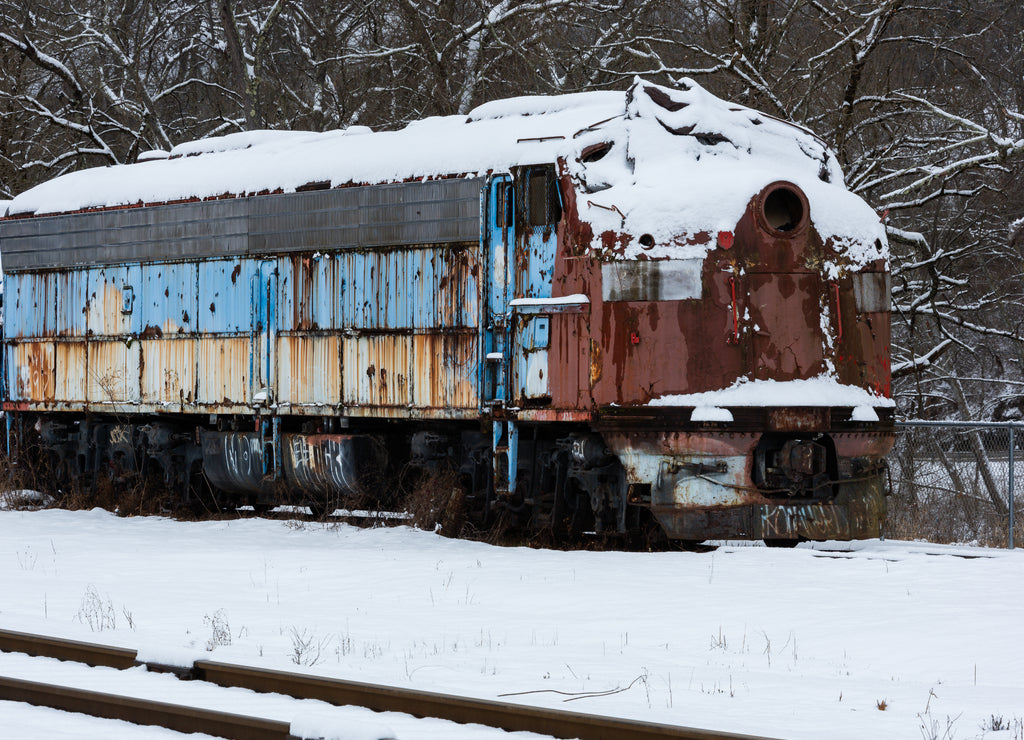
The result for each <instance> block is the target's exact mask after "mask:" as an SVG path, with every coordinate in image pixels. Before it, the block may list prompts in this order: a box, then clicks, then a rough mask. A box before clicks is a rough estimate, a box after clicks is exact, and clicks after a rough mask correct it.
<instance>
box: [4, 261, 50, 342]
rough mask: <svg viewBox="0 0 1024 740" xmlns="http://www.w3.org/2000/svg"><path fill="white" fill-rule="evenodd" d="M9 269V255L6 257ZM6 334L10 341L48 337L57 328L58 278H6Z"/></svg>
mask: <svg viewBox="0 0 1024 740" xmlns="http://www.w3.org/2000/svg"><path fill="white" fill-rule="evenodd" d="M4 260H5V261H4V267H5V268H6V266H7V263H6V255H5V257H4ZM4 285H5V290H6V293H7V295H6V296H5V297H4V331H5V334H6V336H8V337H10V338H20V337H45V336H49V335H52V334H53V333H54V329H55V327H56V322H57V317H56V307H57V296H56V276H55V275H53V274H52V273H50V274H41V275H40V274H34V275H10V274H8V275H6V276H5V280H4Z"/></svg>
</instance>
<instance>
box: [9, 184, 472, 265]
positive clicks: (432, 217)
mask: <svg viewBox="0 0 1024 740" xmlns="http://www.w3.org/2000/svg"><path fill="white" fill-rule="evenodd" d="M482 183H483V181H482V180H480V179H471V180H463V179H452V180H437V181H433V182H410V183H398V184H393V185H376V186H365V187H356V188H341V189H335V190H323V191H318V192H306V193H291V194H286V195H264V196H254V197H250V198H228V199H224V200H216V201H207V202H196V203H179V204H173V205H162V206H153V207H144V208H122V209H115V210H110V211H100V212H95V213H74V214H66V215H61V216H46V217H40V218H24V219H14V220H3V221H0V251H2V252H3V255H4V269H5V270H6V271H8V272H18V271H22V270H33V269H41V268H49V267H68V266H84V265H94V264H112V263H123V262H137V261H141V260H146V261H154V260H156V261H159V260H185V259H190V258H196V257H216V256H219V255H223V256H227V255H244V254H267V253H272V252H292V251H318V250H319V251H324V250H331V249H344V248H352V247H375V246H387V245H392V246H398V245H405V244H438V243H444V242H476V241H478V238H479V194H480V188H481V187H482Z"/></svg>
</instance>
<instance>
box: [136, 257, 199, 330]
mask: <svg viewBox="0 0 1024 740" xmlns="http://www.w3.org/2000/svg"><path fill="white" fill-rule="evenodd" d="M198 282H199V277H198V267H197V265H196V263H194V262H178V263H163V264H155V265H153V264H149V265H143V266H142V274H141V283H142V285H141V295H136V296H135V307H136V310H138V311H140V316H139V323H140V324H141V325H142V330H143V331H145V332H155V331H156V330H159V333H160V334H178V333H191V332H194V331H195V328H196V324H197V318H198V316H199V296H198V293H197V285H198Z"/></svg>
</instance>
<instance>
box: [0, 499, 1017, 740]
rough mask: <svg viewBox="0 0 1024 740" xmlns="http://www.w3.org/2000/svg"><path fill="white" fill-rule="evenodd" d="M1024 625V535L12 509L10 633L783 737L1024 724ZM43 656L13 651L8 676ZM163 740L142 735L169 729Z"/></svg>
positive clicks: (6, 571)
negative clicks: (968, 541) (377, 525)
mask: <svg viewBox="0 0 1024 740" xmlns="http://www.w3.org/2000/svg"><path fill="white" fill-rule="evenodd" d="M1022 625H1024V552H1020V551H1015V552H1008V551H1004V550H984V549H980V548H967V547H959V548H958V547H942V546H935V545H925V544H919V543H906V542H878V541H870V542H860V543H832V544H831V545H820V544H819V545H815V546H814V547H811V546H809V545H801V546H800V547H799V548H797V549H795V550H768V549H765V548H762V547H746V546H732V545H726V546H722V547H720V548H719V549H718V550H717V551H715V552H712V553H704V554H695V553H659V554H637V553H595V552H555V551H545V550H529V549H518V548H496V547H491V546H488V545H483V544H478V543H471V542H460V541H452V540H447V539H444V538H441V537H439V536H437V535H434V534H431V533H426V532H420V531H416V530H413V529H410V528H408V527H398V528H391V529H371V530H362V529H356V528H352V527H349V526H346V525H316V524H295V523H288V522H282V521H270V520H261V519H246V520H237V521H220V522H203V523H182V522H176V521H171V520H168V519H161V518H154V517H149V518H131V519H121V518H117V517H115V516H114V515H112V514H110V513H107V512H104V511H100V510H95V511H91V512H66V511H52V510H44V511H36V512H19V511H0V628H6V629H14V630H22V631H30V632H40V633H45V634H51V635H58V636H66V637H71V638H75V639H82V640H88V641H94V642H103V643H107V644H117V645H123V646H126V647H131V648H137V649H138V650H139V651H140V658H142V659H144V660H162V661H165V662H167V661H175V662H190V661H191V660H193V659H195V658H199V657H210V656H211V655H212V657H214V658H215V659H217V660H222V661H228V662H236V663H251V664H257V665H262V666H268V667H277V668H283V669H288V670H308V671H312V672H315V673H320V674H325V675H332V676H339V677H343V678H349V679H354V680H359V681H369V682H378V683H390V684H397V685H403V686H410V687H414V688H419V689H425V690H436V691H446V692H456V693H461V694H466V695H472V696H479V697H483V698H488V699H495V698H498V697H501V696H502V695H504V694H510V693H516V692H540V693H530V694H525V695H523V696H519V697H505V699H506V700H516V701H524V702H530V703H536V704H542V705H546V706H551V707H557V708H560V709H569V710H574V711H584V712H593V713H599V714H610V715H617V716H623V717H631V718H637V719H644V720H650V721H655V722H666V723H673V724H680V725H687V726H693V727H709V728H715V729H721V730H728V731H732V732H740V733H752V734H766V735H774V736H777V737H783V738H792V739H797V738H807V739H808V740H810V739H812V738H813V739H814V740H819V739H820V738H835V739H842V738H851V739H852V738H858V739H860V738H913V739H914V740H919V739H920V738H922V737H924V738H932V737H936V738H981V737H985V738H989V739H990V740H997V739H999V740H1003V739H1006V740H1009V739H1010V738H1013V739H1014V740H1020V739H1021V738H1024V724H1022V723H1024V640H1022V639H1021V634H1020V630H1021V627H1022ZM26 660H27V659H25V658H23V657H20V656H10V655H6V656H5V655H0V675H19V676H21V675H23V673H20V672H19V671H24V670H28V669H23V668H22V667H21V666H22V664H23V663H24V661H26ZM34 665H36V666H38V664H34ZM34 670H36V671H38V670H39V669H38V667H36V668H35V669H34ZM61 670H63V669H61V668H60V667H59V666H57V665H56V664H54V668H53V673H54V674H55V676H56V674H58V673H60V671H61ZM44 672H46V670H44ZM617 687H618V688H622V689H624V690H623V691H621V692H620V693H616V694H613V695H610V696H603V697H592V698H576V699H575V700H573V701H568V702H566V701H565V700H567V699H571V698H574V697H571V696H566V695H565V694H562V693H556V692H566V693H568V694H579V693H581V692H603V691H607V690H609V689H615V688H617ZM626 687H629V688H626ZM98 688H99V689H100V690H102V688H103V687H102V686H101V687H98ZM214 708H216V707H214ZM256 713H259V712H256ZM0 716H3V721H4V725H5V728H4V729H5V735H4V736H5V737H12V738H13V737H34V736H38V735H39V734H40V732H39V730H40V728H46V729H47V730H49V731H50V734H51V736H52V737H92V736H95V734H96V732H97V730H96V729H95V727H92V728H91V729H76V728H86V727H87V725H86V724H77V725H76V724H74V715H66V714H62V713H58V712H54V711H52V710H44V709H25V708H21V707H18V706H17V705H14V704H9V703H0ZM993 716H994V717H996V718H1001V719H1002V722H1003V723H1004V724H1007V725H1009V727H1010V728H1011V729H1009V730H1004V731H993V730H991V726H992V720H993ZM277 718H278V719H281V717H277ZM295 719H298V718H295ZM332 721H341V720H333V719H331V717H330V715H324V719H323V720H322V722H323V723H328V724H329V723H330V722H332ZM69 723H70V724H69ZM307 724H308V723H307ZM385 724H387V725H389V726H391V727H392V728H394V729H395V731H396V732H397V733H398V735H399V736H400V737H402V738H403V740H404V739H406V738H415V737H422V738H442V737H445V738H446V737H454V734H452V733H450V732H449V730H448V729H445V728H443V727H440V726H433V727H431V728H427V729H423V728H422V727H420V728H418V729H417V728H415V727H414V726H413V725H412V724H411V723H410V724H409V725H408V726H406V725H403V724H401V722H397V721H391V720H389V721H387V722H386V723H385ZM1014 727H1016V729H1012V728H1014ZM332 731H334V730H332V729H331V728H330V727H324V728H323V732H324V733H325V734H328V735H329V734H330V733H331V732H332ZM12 732H13V734H12ZM104 732H105V733H107V734H108V735H109V734H110V731H109V730H108V729H105V730H104ZM152 733H154V734H150V731H146V734H141V733H139V732H134V733H131V734H125V735H123V736H124V737H168V736H170V735H169V734H168V733H164V732H163V731H159V730H153V731H152ZM460 734H461V733H460ZM499 734H502V733H499ZM115 735H116V733H115ZM485 735H486V736H488V737H497V736H498V735H495V734H493V733H484V732H482V733H481V734H480V735H478V736H481V737H482V736H485ZM465 736H466V737H469V736H472V733H471V734H470V735H465ZM522 737H527V736H526V735H523V736H522ZM533 737H536V736H533Z"/></svg>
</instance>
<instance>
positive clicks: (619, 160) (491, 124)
mask: <svg viewBox="0 0 1024 740" xmlns="http://www.w3.org/2000/svg"><path fill="white" fill-rule="evenodd" d="M607 144H610V145H611V146H610V147H607V146H601V145H607ZM594 152H600V154H598V155H595V154H594ZM559 158H561V159H563V160H564V161H565V162H566V165H567V167H568V169H569V172H570V173H571V175H572V176H573V179H574V182H575V183H576V186H577V188H578V189H579V191H580V194H581V197H580V198H579V199H578V201H579V210H580V216H581V218H582V219H583V220H584V221H587V222H588V223H590V224H591V225H592V226H593V230H594V234H595V244H596V243H597V242H598V241H599V239H598V238H597V237H598V236H599V235H600V234H601V233H602V232H605V231H613V232H619V233H625V234H631V235H633V236H634V239H633V240H632V242H631V243H630V246H628V247H627V253H626V254H625V255H624V256H626V257H629V256H635V255H632V254H631V252H632V251H634V250H635V251H637V252H639V250H640V247H639V246H638V245H637V241H636V238H638V237H639V235H641V234H650V235H652V236H653V238H654V242H655V246H654V247H653V249H646V250H644V252H645V253H646V254H647V256H649V257H675V258H684V257H696V256H700V255H701V254H703V253H704V252H705V250H706V249H707V248H708V247H707V246H706V245H700V244H689V243H688V242H690V241H694V240H693V239H692V237H693V236H694V235H696V234H699V233H701V232H704V233H706V234H712V235H713V234H717V233H718V232H720V231H730V230H732V229H733V228H735V226H736V223H737V221H738V220H739V219H740V218H741V216H742V215H743V212H744V210H745V208H746V207H747V204H748V202H749V201H750V198H751V197H752V196H753V195H755V194H756V193H758V192H760V191H761V190H762V189H763V188H764V187H765V186H766V185H768V184H769V183H772V182H775V181H777V180H789V181H791V182H793V183H794V184H796V185H798V186H799V187H800V188H801V189H802V190H803V191H804V193H805V194H806V196H807V198H808V202H809V204H810V218H811V221H812V222H813V224H814V226H815V227H816V228H817V230H818V233H819V234H820V235H821V237H822V238H823V239H826V240H828V239H831V240H832V241H833V243H835V244H836V245H837V247H839V248H841V249H843V250H844V251H846V252H847V255H848V257H849V258H850V259H851V260H852V261H853V262H856V263H861V262H867V261H870V260H873V259H878V258H879V257H885V256H886V254H885V253H884V246H883V250H882V251H879V249H878V248H877V246H876V240H878V242H880V243H881V244H882V245H884V244H885V232H884V228H883V227H882V225H881V224H880V223H879V220H878V217H877V216H876V215H875V214H874V212H873V211H872V210H871V209H870V208H869V207H868V206H867V205H866V204H865V203H864V202H863V201H862V200H861V199H860V198H858V197H857V196H855V195H853V194H852V193H850V192H849V191H848V190H847V189H846V187H845V185H844V183H843V178H842V172H841V171H840V168H839V165H838V163H837V161H836V159H835V157H834V156H833V155H832V153H831V152H830V151H829V150H828V148H827V147H826V146H825V145H824V144H823V143H822V142H821V141H820V140H819V139H818V138H817V137H816V136H814V135H813V134H812V133H810V132H808V131H806V130H804V129H802V128H800V127H798V126H794V125H792V124H788V123H785V122H783V121H779V120H776V119H774V118H772V117H770V116H767V115H765V114H762V113H759V112H757V111H755V110H753V109H750V108H746V107H744V106H740V105H736V104H732V103H728V102H726V101H723V100H721V99H719V98H717V97H715V96H714V95H712V94H710V93H708V92H707V91H705V90H704V89H703V88H701V87H700V86H699V85H697V83H695V82H693V81H690V80H687V81H686V82H685V85H684V86H683V87H681V88H678V89H675V88H666V87H661V86H658V85H654V84H652V83H649V82H645V81H643V80H640V79H637V80H636V81H635V82H634V83H633V85H632V86H631V87H630V89H629V90H627V91H626V92H625V93H621V92H588V93H576V94H570V95H559V96H534V97H521V98H512V99H508V100H499V101H494V102H490V103H486V104H484V105H481V106H480V107H478V108H476V109H475V110H473V111H472V112H470V114H469V115H468V116H446V117H435V118H428V119H425V120H422V121H416V122H413V123H411V124H409V125H408V126H406V127H405V128H403V129H401V130H398V131H385V132H378V133H374V132H371V131H370V130H369V129H367V128H365V127H353V128H350V129H347V130H341V131H329V132H325V133H314V132H284V131H254V132H244V133H237V134H231V135H228V136H223V137H216V138H210V139H204V140H200V141H196V142H189V143H186V144H182V145H179V146H177V147H175V148H174V149H173V150H172V151H171V152H170V153H163V152H147V153H146V155H144V156H143V157H141V158H140V159H141V160H142V161H140V162H138V163H136V164H132V165H117V166H111V167H100V168H94V169H89V170H84V171H80V172H73V173H69V174H67V175H63V176H61V177H58V178H56V179H54V180H51V181H49V182H46V183H43V184H41V185H38V186H37V187H34V188H32V189H30V190H28V191H26V192H24V193H22V194H20V195H19V196H17V197H16V198H15V199H14V200H13V201H11V202H10V203H9V204H8V214H9V215H11V216H18V215H46V214H57V213H67V212H71V211H81V210H87V209H94V208H110V207H116V206H126V205H135V204H139V203H161V202H168V201H180V200H186V199H191V198H200V199H201V198H209V197H218V196H223V195H253V194H257V193H261V192H268V191H276V190H282V191H284V192H291V191H295V190H296V189H298V188H302V187H303V186H305V185H309V184H310V183H320V184H322V185H323V186H327V184H328V183H329V185H330V186H331V187H338V186H344V185H350V184H364V183H385V182H398V181H403V180H409V179H417V178H424V179H428V178H434V177H442V176H451V175H459V176H477V175H482V174H486V173H488V172H504V171H507V170H508V169H509V168H510V167H513V166H516V165H530V164H541V163H545V162H555V161H556V160H558V159H559Z"/></svg>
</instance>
